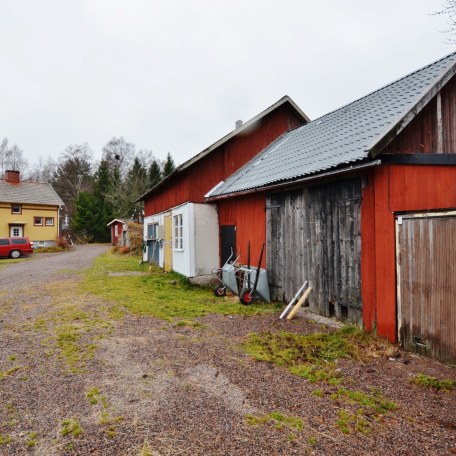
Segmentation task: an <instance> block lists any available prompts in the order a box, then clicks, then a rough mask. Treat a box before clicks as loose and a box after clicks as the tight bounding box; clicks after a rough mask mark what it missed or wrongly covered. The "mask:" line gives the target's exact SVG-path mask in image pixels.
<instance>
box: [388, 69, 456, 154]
mask: <svg viewBox="0 0 456 456" xmlns="http://www.w3.org/2000/svg"><path fill="white" fill-rule="evenodd" d="M440 95H441V100H442V150H438V140H437V99H436V97H434V98H433V99H432V100H431V101H430V102H429V103H428V105H427V106H426V107H425V108H424V109H423V110H422V111H421V112H420V113H419V114H418V115H417V116H416V117H415V119H413V121H412V122H411V123H410V124H409V125H408V126H407V127H405V129H404V131H402V132H401V133H400V135H399V136H398V137H397V138H396V139H394V140H393V141H392V142H391V144H390V145H389V146H388V147H387V148H386V149H385V150H384V152H385V153H393V154H414V153H427V154H429V153H433V152H444V153H456V78H455V77H453V78H452V79H451V80H450V82H449V83H448V84H447V85H446V86H445V87H444V88H443V89H442V90H441V92H440Z"/></svg>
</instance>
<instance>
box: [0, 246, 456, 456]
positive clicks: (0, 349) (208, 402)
mask: <svg viewBox="0 0 456 456" xmlns="http://www.w3.org/2000/svg"><path fill="white" fill-rule="evenodd" d="M105 249H106V247H103V246H84V247H78V248H77V249H76V250H74V251H72V252H65V253H62V254H57V255H43V256H42V257H38V256H37V258H34V259H31V260H28V261H24V262H21V263H18V264H10V265H8V264H7V263H6V266H5V267H3V268H1V269H0V303H1V304H0V455H2V456H3V455H30V454H34V455H40V456H48V455H50V456H53V455H56V456H57V455H81V456H82V455H84V456H85V455H92V454H94V455H106V456H110V455H126V456H128V455H134V456H139V455H142V456H145V455H154V456H165V455H205V456H207V455H236V456H237V455H293V454H296V455H302V454H316V455H328V454H329V455H336V454H337V455H345V454H347V455H349V454H350V455H353V454H356V455H368V454H369V455H372V454H385V455H389V454H392V455H396V454H397V455H403V454H404V455H408V454H432V455H434V454H435V455H444V454H456V449H455V448H456V421H455V417H456V399H455V393H454V392H450V393H441V392H440V393H439V392H436V391H433V390H429V389H424V388H420V387H417V386H414V385H412V384H411V383H410V376H411V375H412V374H416V373H419V372H423V373H426V374H428V375H434V376H436V377H446V378H450V379H456V372H455V369H454V368H452V367H450V366H445V365H442V364H440V363H437V362H434V361H431V360H428V359H425V358H421V357H417V356H413V355H409V354H404V353H402V354H401V356H400V357H399V358H397V359H396V360H389V359H388V358H384V357H383V358H378V359H374V360H373V361H372V362H369V363H367V364H364V365H363V364H360V363H355V362H349V361H347V360H345V361H341V362H340V363H339V364H338V369H339V370H340V372H342V373H343V374H344V375H346V376H347V378H349V379H350V383H349V389H350V391H361V392H365V393H366V394H367V393H369V394H374V395H375V394H377V393H375V391H381V393H382V394H383V396H384V397H385V398H387V399H388V400H389V401H392V402H394V403H395V404H396V406H397V408H396V409H395V410H393V411H391V412H384V413H372V412H369V411H366V410H367V409H366V408H363V407H362V406H358V405H356V404H353V403H351V402H350V401H351V399H350V398H349V397H348V396H347V395H346V394H345V393H343V392H341V391H340V387H339V386H333V385H326V384H321V383H317V384H315V383H311V382H309V381H307V380H305V379H303V378H301V377H298V376H296V375H292V374H291V373H290V372H289V371H287V370H286V369H284V368H281V367H277V366H272V365H270V364H268V363H262V362H255V361H253V360H252V358H251V357H249V356H248V355H246V354H245V353H244V352H243V351H242V350H240V349H239V345H240V344H241V343H242V342H243V341H244V340H245V337H246V336H247V334H249V333H251V332H261V331H281V330H286V331H292V332H296V333H311V332H316V331H319V330H321V328H322V327H321V323H318V322H312V321H310V320H306V319H303V318H300V319H297V320H296V321H293V322H281V321H278V319H277V315H263V316H254V317H242V316H215V315H210V316H207V317H205V318H201V319H199V322H200V323H201V325H199V326H195V327H192V326H185V325H184V326H182V325H178V324H173V323H169V322H165V321H161V320H157V319H154V318H151V317H145V316H143V317H140V316H134V315H130V314H128V313H127V314H126V315H123V316H122V317H119V315H117V314H116V312H115V308H114V307H113V306H112V305H111V303H109V302H104V301H102V300H101V299H99V298H97V297H94V296H93V295H90V294H89V293H87V291H85V290H84V288H83V286H82V277H81V270H82V269H84V268H87V267H88V266H89V265H90V264H91V261H92V260H93V258H94V257H96V256H97V255H99V254H100V253H101V252H103V251H104V250H105ZM5 261H7V260H5ZM1 266H3V262H1V263H0V267H1ZM11 284H17V285H18V286H17V287H15V288H14V294H12V293H11ZM344 394H345V395H344ZM347 394H348V393H347ZM343 420H345V422H346V425H347V426H348V429H349V432H348V433H344V432H342V431H341V429H343V427H341V425H340V422H341V421H343Z"/></svg>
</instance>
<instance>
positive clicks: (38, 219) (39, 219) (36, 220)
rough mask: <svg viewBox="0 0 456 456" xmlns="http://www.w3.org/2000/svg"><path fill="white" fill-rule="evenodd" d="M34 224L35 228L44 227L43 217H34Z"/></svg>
mask: <svg viewBox="0 0 456 456" xmlns="http://www.w3.org/2000/svg"><path fill="white" fill-rule="evenodd" d="M33 224H34V225H35V226H43V217H33Z"/></svg>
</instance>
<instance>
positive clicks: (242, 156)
mask: <svg viewBox="0 0 456 456" xmlns="http://www.w3.org/2000/svg"><path fill="white" fill-rule="evenodd" d="M300 125H302V120H300V119H299V118H298V117H297V115H296V113H295V112H294V111H293V110H292V109H291V108H290V107H289V106H287V105H282V106H280V107H279V108H277V109H276V110H274V111H272V112H271V113H269V114H268V115H267V116H265V117H264V118H263V119H261V120H260V121H258V122H257V123H256V124H254V125H252V127H251V128H249V129H248V130H246V131H244V132H242V133H241V134H238V135H236V136H234V137H233V138H231V139H230V140H229V141H227V142H226V143H225V144H223V145H222V146H220V147H219V148H218V149H216V150H214V151H213V152H211V153H210V154H208V155H207V156H206V157H204V158H203V159H201V160H199V161H197V162H195V163H194V164H193V165H191V166H189V168H187V169H185V170H183V171H182V172H181V173H179V174H178V175H177V176H173V177H172V178H171V179H170V180H169V181H168V182H163V185H162V186H160V187H158V188H157V190H156V191H155V192H154V194H153V195H150V196H149V197H148V198H147V199H146V201H145V204H144V211H145V215H146V216H147V215H152V214H157V213H159V212H162V211H164V210H166V209H169V208H172V207H175V206H178V205H179V204H183V203H185V202H188V201H190V202H193V203H203V202H204V195H205V194H206V193H207V192H208V191H209V190H211V189H212V188H213V187H215V185H217V184H218V183H219V182H220V181H222V180H224V179H226V178H227V177H228V176H229V175H231V174H233V172H234V171H236V170H238V169H239V168H240V167H241V166H243V165H244V164H245V163H247V162H248V161H249V160H250V159H251V158H253V157H254V156H255V155H257V154H258V153H259V152H260V151H261V150H263V149H264V148H265V147H266V146H268V145H269V144H270V143H271V142H273V141H274V140H275V139H277V138H278V137H279V136H280V135H281V134H282V133H284V132H285V131H288V130H291V129H294V128H297V127H298V126H300Z"/></svg>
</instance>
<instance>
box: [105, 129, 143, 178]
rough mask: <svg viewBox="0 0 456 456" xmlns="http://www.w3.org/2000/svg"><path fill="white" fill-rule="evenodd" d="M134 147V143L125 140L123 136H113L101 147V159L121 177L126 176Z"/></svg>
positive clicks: (133, 154)
mask: <svg viewBox="0 0 456 456" xmlns="http://www.w3.org/2000/svg"><path fill="white" fill-rule="evenodd" d="M135 149H136V148H135V145H134V144H133V143H129V142H127V141H126V140H125V138H124V137H123V136H120V137H119V138H115V137H114V138H112V139H111V140H110V141H109V142H108V143H107V144H106V145H105V146H104V147H103V157H102V159H103V160H105V161H106V162H107V163H108V165H109V167H110V168H111V170H113V171H114V172H115V174H118V176H119V177H120V178H121V179H122V178H125V177H126V174H127V173H128V170H129V168H130V165H131V163H132V162H133V160H134V158H135Z"/></svg>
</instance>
